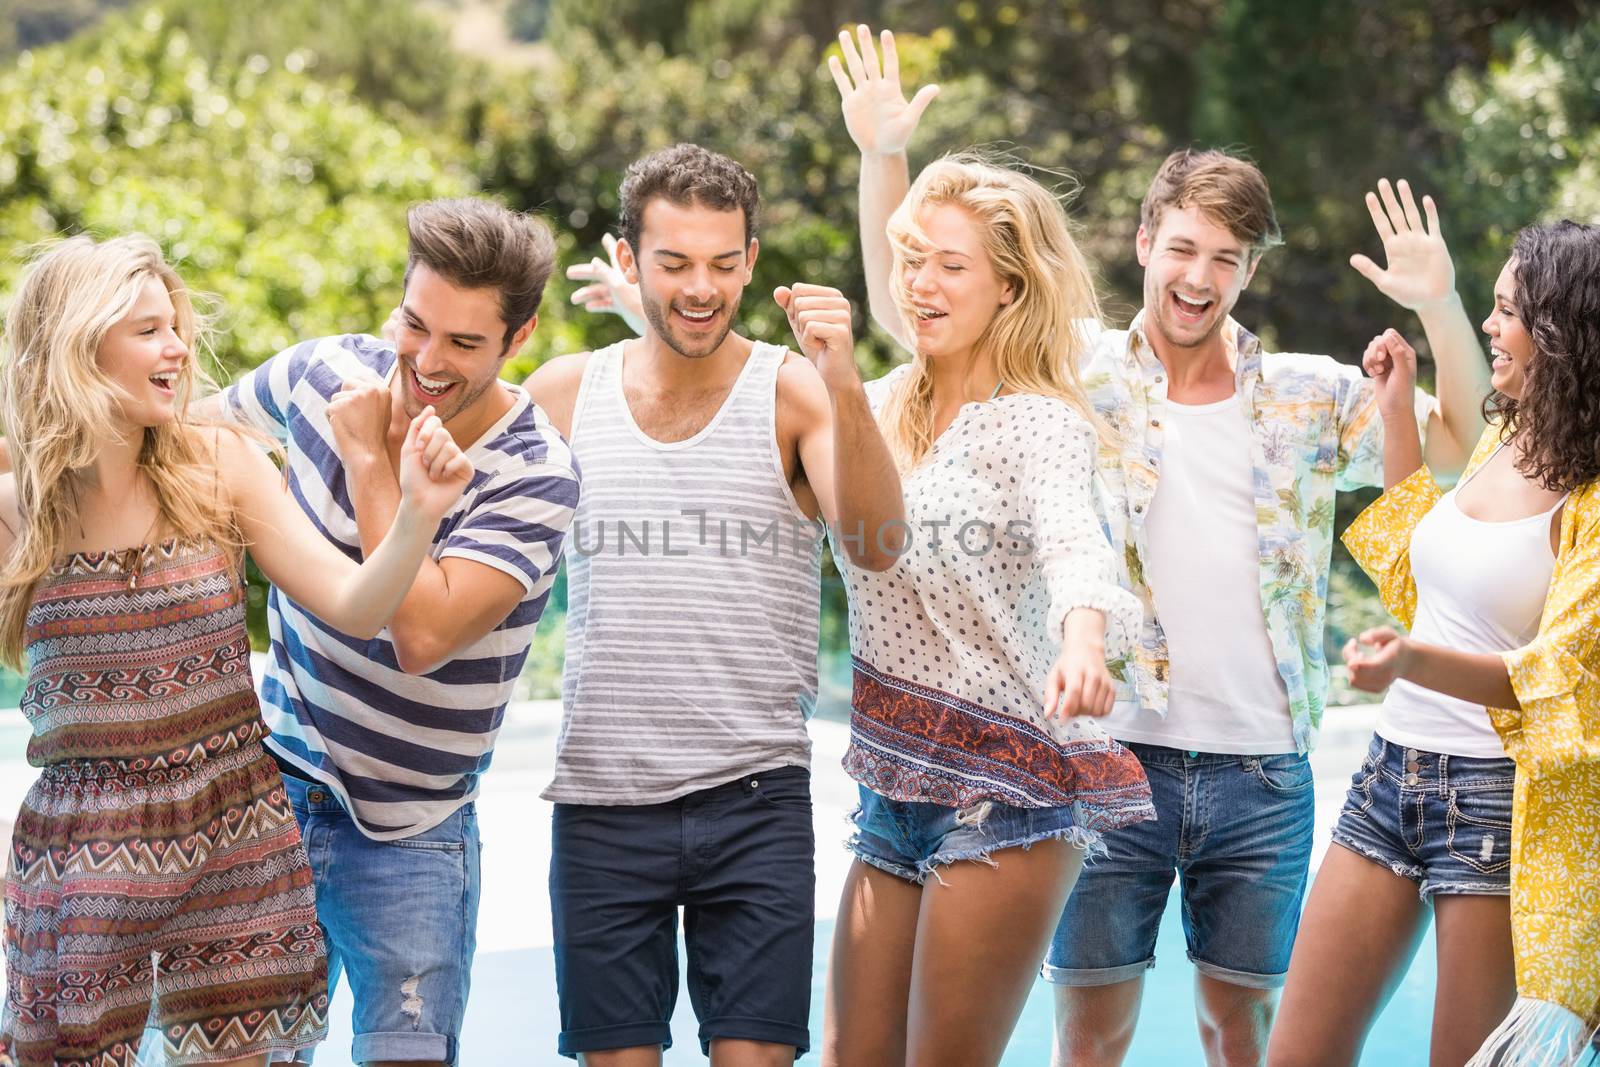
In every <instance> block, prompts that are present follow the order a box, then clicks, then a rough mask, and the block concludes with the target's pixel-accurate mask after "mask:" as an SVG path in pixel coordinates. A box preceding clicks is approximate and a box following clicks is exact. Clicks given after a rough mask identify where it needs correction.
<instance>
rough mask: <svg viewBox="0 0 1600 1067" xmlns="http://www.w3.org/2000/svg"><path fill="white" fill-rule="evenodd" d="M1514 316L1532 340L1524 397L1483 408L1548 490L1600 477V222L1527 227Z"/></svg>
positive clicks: (1493, 399) (1494, 400) (1497, 397)
mask: <svg viewBox="0 0 1600 1067" xmlns="http://www.w3.org/2000/svg"><path fill="white" fill-rule="evenodd" d="M1511 260H1512V268H1511V272H1512V275H1513V276H1514V277H1515V278H1516V281H1517V293H1516V309H1517V316H1518V318H1520V319H1521V320H1522V323H1523V325H1524V326H1525V327H1526V328H1527V330H1528V334H1529V336H1530V337H1532V338H1533V350H1534V351H1533V358H1532V359H1531V360H1529V362H1528V369H1527V373H1526V378H1525V380H1524V383H1523V387H1522V396H1521V397H1518V398H1512V397H1508V396H1505V395H1504V394H1502V393H1499V392H1496V393H1493V394H1491V395H1490V397H1489V399H1488V400H1486V401H1485V402H1484V414H1485V415H1486V416H1488V417H1489V418H1491V419H1494V418H1499V419H1500V420H1501V431H1500V432H1501V437H1502V439H1510V438H1515V439H1516V440H1517V442H1518V444H1519V446H1520V447H1521V449H1522V459H1521V461H1520V462H1519V463H1518V467H1517V469H1518V470H1520V471H1521V472H1522V473H1523V474H1524V475H1525V476H1527V477H1528V478H1530V479H1531V480H1533V481H1535V482H1537V483H1539V484H1540V485H1541V486H1543V487H1544V488H1546V489H1548V490H1550V491H1551V492H1558V493H1570V492H1572V491H1573V490H1575V489H1577V488H1578V487H1580V486H1582V485H1585V484H1587V483H1589V482H1591V481H1594V480H1595V478H1597V477H1600V226H1592V225H1585V224H1583V223H1577V222H1572V221H1570V220H1565V219H1564V220H1562V221H1561V222H1557V223H1554V224H1552V225H1549V226H1529V227H1527V228H1526V229H1524V230H1523V231H1522V232H1520V233H1518V234H1517V239H1516V241H1515V243H1514V244H1513V245H1512V246H1511Z"/></svg>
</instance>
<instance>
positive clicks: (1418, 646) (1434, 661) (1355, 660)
mask: <svg viewBox="0 0 1600 1067" xmlns="http://www.w3.org/2000/svg"><path fill="white" fill-rule="evenodd" d="M1363 645H1365V646H1368V648H1370V649H1371V651H1368V649H1367V648H1362V646H1363ZM1344 660H1345V663H1346V664H1347V665H1348V666H1349V667H1350V684H1351V685H1353V686H1355V687H1356V688H1357V689H1364V690H1367V691H1368V692H1372V693H1377V692H1381V691H1382V690H1384V689H1386V688H1388V686H1389V685H1390V684H1391V683H1393V682H1394V680H1395V679H1396V678H1404V679H1405V680H1406V681H1408V682H1411V683H1413V684H1415V685H1420V686H1422V687H1423V688H1424V689H1432V690H1433V691H1434V692H1436V693H1443V694H1445V695H1446V696H1452V697H1455V698H1456V699H1458V700H1466V701H1470V702H1471V703H1473V704H1482V705H1483V706H1484V707H1486V708H1513V709H1516V708H1521V707H1522V704H1521V702H1520V701H1519V700H1518V699H1517V693H1516V690H1515V689H1513V688H1512V687H1511V675H1510V673H1509V672H1508V671H1507V670H1506V664H1505V660H1503V659H1502V658H1500V656H1499V655H1498V654H1496V653H1493V652H1462V651H1459V650H1457V649H1453V648H1444V647H1442V646H1440V645H1430V644H1425V643H1423V642H1420V641H1413V640H1412V639H1411V638H1409V637H1402V636H1400V635H1399V634H1397V633H1396V632H1395V631H1394V630H1393V629H1391V628H1389V627H1387V626H1382V627H1379V628H1377V629H1375V630H1368V631H1366V632H1365V633H1363V634H1362V635H1361V636H1360V637H1359V638H1351V639H1350V641H1349V643H1348V644H1346V645H1345V649H1344Z"/></svg>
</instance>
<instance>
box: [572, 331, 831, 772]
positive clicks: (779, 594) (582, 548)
mask: <svg viewBox="0 0 1600 1067" xmlns="http://www.w3.org/2000/svg"><path fill="white" fill-rule="evenodd" d="M622 354H623V345H622V344H620V343H619V344H616V345H612V346H611V347H610V348H605V349H602V350H600V351H598V352H595V353H593V354H592V355H590V357H589V363H588V366H587V367H586V368H585V370H584V375H583V383H582V385H581V386H580V387H579V391H578V400H577V404H576V405H575V406H574V408H573V415H572V434H571V447H572V451H573V454H574V455H575V456H576V457H577V460H578V469H579V471H580V472H581V476H582V479H583V491H582V493H581V495H580V499H579V502H578V509H577V512H576V513H575V514H574V516H573V525H572V530H571V532H570V535H569V537H568V541H567V647H566V664H565V669H564V672H563V677H562V686H561V695H562V705H563V707H562V722H561V734H560V737H559V739H558V740H557V743H556V772H555V778H554V780H553V781H552V782H551V783H550V786H549V788H547V789H546V790H545V792H544V797H545V799H547V800H552V801H555V802H557V803H565V804H656V803H661V802H663V801H667V800H672V799H675V798H677V797H681V796H684V795H685V794H687V793H692V792H694V791H695V790H699V789H706V788H709V787H711V786H714V785H721V784H722V783H724V782H729V781H732V780H734V779H736V778H739V777H741V776H743V775H746V774H751V773H754V772H756V771H763V770H769V769H771V768H774V767H782V766H787V765H794V766H806V765H808V762H809V759H810V755H811V741H810V738H809V737H808V736H807V734H806V725H805V723H806V719H807V718H808V717H809V716H810V715H811V713H812V711H813V710H814V709H815V707H816V697H817V616H818V608H819V597H820V591H819V574H818V568H819V564H820V561H821V555H822V542H821V538H820V532H819V531H820V528H819V527H817V526H816V525H815V524H813V523H812V522H810V520H808V519H807V517H806V516H805V514H804V513H803V512H801V511H800V509H799V507H798V506H797V505H796V503H795V500H794V496H793V494H792V493H791V492H790V490H789V484H788V480H787V479H786V478H785V477H784V472H783V461H782V458H781V457H780V456H779V455H778V447H777V438H776V422H775V405H776V391H777V379H778V368H779V366H781V365H782V363H783V360H784V356H785V350H784V349H783V348H780V347H777V346H774V345H764V344H757V345H756V346H755V347H754V349H753V350H752V351H751V353H750V357H749V359H748V360H747V361H746V363H745V366H744V369H743V370H742V371H741V372H740V373H739V377H738V380H737V381H736V382H735V383H734V386H733V388H732V390H730V391H729V393H728V396H727V399H726V400H724V401H723V404H722V407H721V408H720V409H719V410H718V411H717V413H716V414H715V415H714V416H712V418H711V421H710V422H708V423H707V424H706V426H705V428H704V429H702V430H701V431H700V432H699V433H697V434H695V435H694V436H693V437H690V438H688V439H686V440H683V441H674V442H670V443H666V442H661V441H656V440H654V439H652V438H651V437H649V436H647V435H646V434H645V433H644V431H643V430H641V429H640V428H639V426H638V424H637V423H635V422H634V420H633V414H632V412H630V411H629V410H628V405H627V402H626V400H625V399H624V396H623V391H622Z"/></svg>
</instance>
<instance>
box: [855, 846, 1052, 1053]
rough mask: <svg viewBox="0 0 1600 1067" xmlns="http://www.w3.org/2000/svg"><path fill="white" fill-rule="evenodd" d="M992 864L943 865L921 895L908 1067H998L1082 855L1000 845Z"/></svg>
mask: <svg viewBox="0 0 1600 1067" xmlns="http://www.w3.org/2000/svg"><path fill="white" fill-rule="evenodd" d="M993 859H994V860H995V862H996V863H997V864H998V866H994V867H991V866H989V865H988V864H986V863H979V862H976V861H962V862H958V863H953V864H950V865H949V866H947V867H941V868H940V869H939V874H940V877H941V878H942V879H943V881H942V883H939V882H931V881H930V882H929V884H928V885H927V886H926V887H925V888H924V890H923V902H922V915H921V918H920V921H919V922H918V924H917V942H916V952H915V959H914V962H913V964H912V969H911V1001H910V1010H909V1012H908V1016H907V1021H906V1056H905V1063H906V1067H945V1065H948V1067H985V1065H991V1064H997V1063H999V1062H1000V1057H1001V1056H1002V1055H1003V1054H1004V1053H1005V1048H1006V1043H1007V1042H1008V1041H1009V1040H1010V1039H1011V1031H1012V1029H1013V1028H1015V1026H1016V1024H1017V1017H1018V1016H1019V1015H1021V1014H1022V1005H1023V1003H1024V1002H1025V1001H1026V1000H1027V998H1028V990H1029V989H1030V988H1031V987H1032V986H1033V980H1034V977H1035V975H1036V974H1037V973H1038V970H1039V963H1040V961H1041V960H1042V959H1043V958H1044V953H1045V949H1046V948H1047V947H1048V945H1049V943H1050V935H1051V934H1052V933H1054V932H1055V928H1056V923H1057V922H1058V921H1059V920H1060V918H1061V909H1062V907H1063V906H1064V905H1065V904H1066V902H1067V894H1068V893H1070V892H1071V891H1072V885H1073V883H1074V882H1076V881H1077V880H1078V872H1079V871H1080V870H1082V868H1083V851H1082V850H1081V849H1079V848H1077V847H1076V846H1074V845H1070V844H1068V843H1067V842H1065V841H1041V842H1039V843H1038V844H1035V845H1034V846H1033V847H1031V848H1008V849H1004V850H1002V851H1000V852H996V853H995V854H994V856H993ZM862 1062H867V1061H862ZM872 1062H886V1061H872Z"/></svg>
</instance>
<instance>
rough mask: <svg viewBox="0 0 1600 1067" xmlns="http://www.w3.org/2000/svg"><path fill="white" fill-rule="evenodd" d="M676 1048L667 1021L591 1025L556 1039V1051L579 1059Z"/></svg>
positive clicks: (562, 1033) (566, 1032)
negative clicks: (589, 1055)
mask: <svg viewBox="0 0 1600 1067" xmlns="http://www.w3.org/2000/svg"><path fill="white" fill-rule="evenodd" d="M646 1046H656V1047H659V1048H660V1049H662V1050H663V1051H665V1050H666V1049H669V1048H671V1047H672V1027H671V1026H669V1025H668V1024H666V1023H663V1022H647V1023H616V1024H613V1025H611V1026H590V1027H585V1028H584V1029H582V1030H563V1031H561V1034H560V1036H559V1037H557V1038H556V1052H557V1053H559V1054H560V1055H562V1056H565V1057H566V1058H567V1059H569V1060H575V1059H577V1058H578V1056H579V1055H580V1054H582V1053H585V1052H609V1051H610V1050H612V1049H619V1048H643V1047H646Z"/></svg>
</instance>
